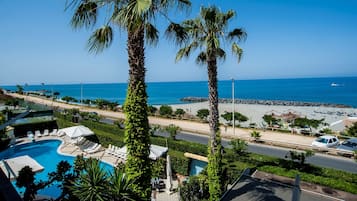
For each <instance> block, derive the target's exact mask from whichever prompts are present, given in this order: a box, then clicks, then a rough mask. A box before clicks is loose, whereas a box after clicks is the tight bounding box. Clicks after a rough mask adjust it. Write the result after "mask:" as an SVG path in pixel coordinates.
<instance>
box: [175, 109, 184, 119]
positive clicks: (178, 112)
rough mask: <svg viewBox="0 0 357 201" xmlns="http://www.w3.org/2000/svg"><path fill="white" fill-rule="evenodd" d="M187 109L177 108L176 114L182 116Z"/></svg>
mask: <svg viewBox="0 0 357 201" xmlns="http://www.w3.org/2000/svg"><path fill="white" fill-rule="evenodd" d="M185 113H186V112H185V110H183V109H182V108H177V109H176V111H175V115H177V116H178V117H180V118H181V117H182V116H183V115H184V114H185Z"/></svg>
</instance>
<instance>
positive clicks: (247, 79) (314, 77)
mask: <svg viewBox="0 0 357 201" xmlns="http://www.w3.org/2000/svg"><path fill="white" fill-rule="evenodd" d="M354 77H356V78H357V75H352V76H307V77H286V78H283V77H277V78H246V79H234V78H231V79H222V80H218V81H232V79H234V80H235V81H249V80H252V81H253V80H285V79H320V78H321V79H323V78H354ZM207 81H208V80H186V81H184V80H178V81H149V82H146V83H172V82H207ZM42 83H44V85H47V86H50V85H80V84H86V85H91V84H126V83H127V82H90V81H89V82H68V83H49V84H46V83H45V82H42ZM26 84H27V85H32V86H40V85H42V84H41V83H35V84H31V83H25V84H22V85H21V86H25V85H26ZM16 85H19V84H0V88H1V86H4V87H6V86H16Z"/></svg>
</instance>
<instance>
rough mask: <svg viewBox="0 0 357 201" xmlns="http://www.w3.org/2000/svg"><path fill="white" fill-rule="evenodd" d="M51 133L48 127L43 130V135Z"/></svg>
mask: <svg viewBox="0 0 357 201" xmlns="http://www.w3.org/2000/svg"><path fill="white" fill-rule="evenodd" d="M49 135H50V133H49V131H48V129H45V130H44V131H43V134H42V136H49Z"/></svg>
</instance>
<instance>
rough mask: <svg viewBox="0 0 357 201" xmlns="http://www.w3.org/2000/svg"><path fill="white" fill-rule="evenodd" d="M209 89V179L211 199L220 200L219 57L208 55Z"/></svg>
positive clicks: (212, 200)
mask: <svg viewBox="0 0 357 201" xmlns="http://www.w3.org/2000/svg"><path fill="white" fill-rule="evenodd" d="M208 58H209V60H208V61H207V65H208V66H207V71H208V90H209V98H208V102H209V114H210V117H209V120H208V121H209V126H210V133H211V136H210V142H209V143H210V144H209V154H208V181H209V193H210V200H211V201H214V200H219V199H220V197H221V195H222V180H221V172H222V164H221V161H222V153H221V150H222V146H221V139H220V133H219V113H218V87H217V59H216V58H215V57H214V56H213V57H212V56H211V57H210V56H209V57H208Z"/></svg>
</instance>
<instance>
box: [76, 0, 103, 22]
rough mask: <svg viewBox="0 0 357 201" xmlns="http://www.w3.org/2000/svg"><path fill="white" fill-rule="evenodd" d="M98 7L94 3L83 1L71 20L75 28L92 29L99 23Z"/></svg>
mask: <svg viewBox="0 0 357 201" xmlns="http://www.w3.org/2000/svg"><path fill="white" fill-rule="evenodd" d="M97 8H98V5H97V4H96V3H95V2H92V1H88V2H87V1H82V2H81V3H80V4H79V6H78V7H77V9H76V10H75V12H74V15H73V16H72V19H71V25H72V27H73V28H75V29H77V28H82V27H86V28H89V27H92V26H93V25H94V24H95V23H96V21H97Z"/></svg>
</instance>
